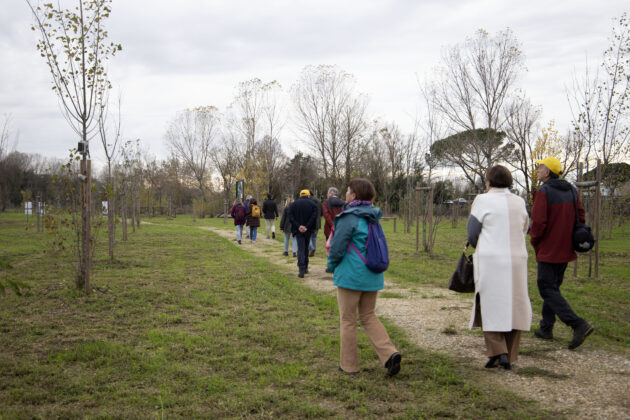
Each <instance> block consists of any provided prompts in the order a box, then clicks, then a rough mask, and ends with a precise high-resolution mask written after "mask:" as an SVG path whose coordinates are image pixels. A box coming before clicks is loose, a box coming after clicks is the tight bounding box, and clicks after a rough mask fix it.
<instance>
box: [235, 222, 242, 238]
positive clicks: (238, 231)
mask: <svg viewBox="0 0 630 420" xmlns="http://www.w3.org/2000/svg"><path fill="white" fill-rule="evenodd" d="M242 238H243V225H236V239H238V240H239V241H240V240H241V239H242Z"/></svg>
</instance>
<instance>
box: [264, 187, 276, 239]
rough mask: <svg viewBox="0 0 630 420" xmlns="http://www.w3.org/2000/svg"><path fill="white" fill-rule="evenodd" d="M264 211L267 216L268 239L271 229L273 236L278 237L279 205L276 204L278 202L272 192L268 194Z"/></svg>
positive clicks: (265, 216)
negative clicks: (272, 196) (273, 198)
mask: <svg viewBox="0 0 630 420" xmlns="http://www.w3.org/2000/svg"><path fill="white" fill-rule="evenodd" d="M262 212H263V216H264V218H265V230H266V231H267V239H269V232H270V231H271V237H272V238H273V239H276V218H277V217H278V206H277V205H276V202H275V201H274V200H272V199H271V194H267V199H266V200H265V201H264V202H263V206H262Z"/></svg>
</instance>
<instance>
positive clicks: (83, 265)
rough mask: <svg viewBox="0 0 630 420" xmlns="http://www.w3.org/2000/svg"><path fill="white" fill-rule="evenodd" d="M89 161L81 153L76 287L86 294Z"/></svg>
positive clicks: (89, 185)
mask: <svg viewBox="0 0 630 420" xmlns="http://www.w3.org/2000/svg"><path fill="white" fill-rule="evenodd" d="M90 163H91V162H90V161H89V160H87V159H86V157H85V155H83V159H82V160H81V174H82V175H83V176H85V180H83V181H81V194H80V195H81V258H80V263H79V264H80V267H79V276H78V279H77V287H78V288H82V289H83V290H84V291H85V293H86V294H89V293H90V256H91V254H90V234H91V232H90V231H91V229H90V206H91V203H90V201H91V195H92V174H91V164H90Z"/></svg>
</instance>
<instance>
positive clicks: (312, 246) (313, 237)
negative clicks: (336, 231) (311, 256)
mask: <svg viewBox="0 0 630 420" xmlns="http://www.w3.org/2000/svg"><path fill="white" fill-rule="evenodd" d="M317 232H318V231H317V230H315V231H313V233H312V234H311V242H310V243H309V244H308V249H312V250H313V251H315V246H316V245H317Z"/></svg>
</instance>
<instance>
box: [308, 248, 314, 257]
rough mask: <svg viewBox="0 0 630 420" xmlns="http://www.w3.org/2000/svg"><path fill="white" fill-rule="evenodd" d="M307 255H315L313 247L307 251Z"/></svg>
mask: <svg viewBox="0 0 630 420" xmlns="http://www.w3.org/2000/svg"><path fill="white" fill-rule="evenodd" d="M308 256H309V257H314V256H315V250H314V249H311V250H310V251H309V252H308Z"/></svg>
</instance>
